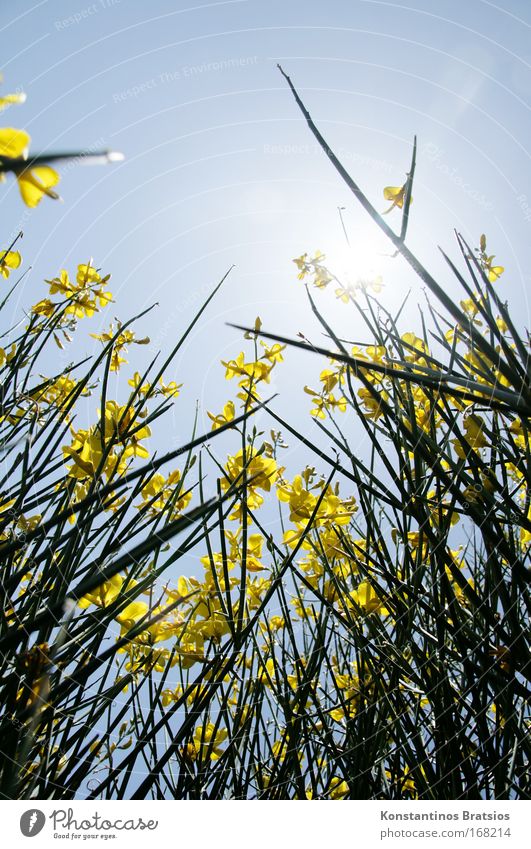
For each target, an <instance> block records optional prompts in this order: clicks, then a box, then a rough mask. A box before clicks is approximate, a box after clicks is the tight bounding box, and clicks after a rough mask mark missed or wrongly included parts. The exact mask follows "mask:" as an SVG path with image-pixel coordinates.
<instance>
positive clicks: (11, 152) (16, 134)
mask: <svg viewBox="0 0 531 849" xmlns="http://www.w3.org/2000/svg"><path fill="white" fill-rule="evenodd" d="M30 141H31V139H30V136H29V135H28V133H26V132H25V131H24V130H14V129H13V127H3V128H2V129H0V156H9V157H10V158H11V159H14V158H15V157H17V156H24V157H25V156H27V152H28V147H29V143H30Z"/></svg>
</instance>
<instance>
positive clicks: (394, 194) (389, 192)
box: [383, 183, 413, 215]
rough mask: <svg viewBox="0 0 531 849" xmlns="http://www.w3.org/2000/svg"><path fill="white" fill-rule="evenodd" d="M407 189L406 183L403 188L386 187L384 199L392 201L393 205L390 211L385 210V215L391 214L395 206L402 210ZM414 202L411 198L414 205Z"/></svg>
mask: <svg viewBox="0 0 531 849" xmlns="http://www.w3.org/2000/svg"><path fill="white" fill-rule="evenodd" d="M406 188H407V183H404V185H403V186H386V187H385V189H384V190H383V195H384V198H385V200H390V201H392V203H391V206H390V207H389V209H386V210H385V212H384V213H383V214H384V215H387V213H388V212H391V210H392V209H394V208H395V206H396V207H398V209H402V207H403V206H404V201H405V199H406ZM412 202H413V198H410V203H412Z"/></svg>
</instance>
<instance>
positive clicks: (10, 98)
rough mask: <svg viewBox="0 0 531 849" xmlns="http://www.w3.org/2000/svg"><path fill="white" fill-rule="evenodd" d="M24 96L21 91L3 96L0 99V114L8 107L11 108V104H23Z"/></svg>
mask: <svg viewBox="0 0 531 849" xmlns="http://www.w3.org/2000/svg"><path fill="white" fill-rule="evenodd" d="M25 101H26V95H25V94H24V92H23V91H19V92H17V93H15V94H3V95H2V96H1V97H0V112H2V111H3V110H4V109H7V107H8V106H11V105H12V104H13V103H25Z"/></svg>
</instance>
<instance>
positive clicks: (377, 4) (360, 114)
mask: <svg viewBox="0 0 531 849" xmlns="http://www.w3.org/2000/svg"><path fill="white" fill-rule="evenodd" d="M530 22H531V7H530V6H529V3H528V2H525V0H500V2H499V3H491V2H486V0H468V2H466V3H465V2H463V0H442V2H437V3H435V2H432V0H409V2H408V3H404V4H403V3H399V2H396V0H389V2H383V0H328V2H326V3H325V2H322V0H319V2H317V0H304V2H303V0H283V2H279V0H267V2H264V0H227V2H212V3H200V2H194V0H189V2H170V0H150V2H142V0H95V2H93V3H92V4H91V3H89V2H87V0H68V2H67V0H64V2H61V0H41V2H37V3H34V2H33V3H32V2H26V0H22V2H17V3H16V4H15V3H10V4H7V3H4V4H2V10H1V12H0V32H1V34H2V44H3V53H2V70H3V74H4V90H5V91H13V90H16V89H17V88H20V89H23V90H24V91H26V92H27V95H28V99H27V102H26V103H25V104H24V105H23V106H20V107H12V108H11V110H10V111H9V112H6V113H4V114H3V116H2V117H3V119H4V120H3V122H2V123H3V124H4V125H10V126H20V127H24V128H25V129H27V130H28V131H29V132H30V133H31V136H32V152H38V151H48V150H63V149H66V150H71V149H74V150H76V149H94V150H95V149H99V148H114V149H117V150H120V151H122V152H123V153H124V154H125V157H126V158H125V161H124V162H123V163H120V164H118V165H114V166H110V167H107V168H95V167H94V168H90V167H75V168H72V167H70V166H67V167H66V168H63V174H62V180H61V186H60V190H61V194H62V196H63V198H64V203H63V204H59V203H53V202H51V201H48V200H47V199H44V201H43V203H42V204H41V205H40V206H39V207H38V208H37V209H35V210H31V211H28V210H26V209H25V208H24V207H23V205H22V202H21V200H20V197H19V195H18V190H17V187H16V184H14V182H8V183H7V184H6V185H4V186H3V187H2V222H3V240H4V242H6V241H7V239H8V237H9V236H10V235H13V234H15V233H16V232H17V231H18V229H20V228H22V229H23V230H24V239H23V243H22V246H21V251H22V253H23V256H24V268H27V266H28V265H29V264H31V265H32V267H33V270H32V272H31V274H30V275H29V277H28V279H27V281H26V283H25V288H23V289H22V290H21V293H20V295H19V296H18V299H15V300H14V301H13V302H12V306H11V309H12V310H13V313H15V311H16V310H17V309H18V308H20V306H21V305H23V306H28V305H29V304H30V303H33V302H35V301H36V300H38V299H40V298H41V297H44V294H45V287H44V285H43V282H42V281H43V279H44V278H50V277H52V276H54V275H55V274H57V272H58V271H59V269H61V268H62V267H66V268H68V269H72V270H73V269H75V266H76V265H77V264H78V263H80V262H85V261H86V260H87V259H88V258H89V257H94V261H95V263H96V264H97V265H98V266H100V267H102V268H103V269H104V270H105V271H106V272H110V273H111V274H112V285H111V289H112V291H113V293H114V296H115V299H116V304H114V305H113V306H112V307H111V308H110V309H108V310H106V311H104V312H103V313H102V314H101V316H96V317H95V318H94V319H93V320H92V321H91V324H90V328H89V330H90V331H91V332H97V331H98V330H99V329H101V327H103V326H105V327H107V325H108V323H109V320H110V319H111V318H112V317H113V316H114V315H117V316H119V317H120V318H122V319H125V318H127V317H129V316H131V315H133V314H135V313H137V312H140V311H141V310H143V309H145V308H146V307H147V306H149V305H150V304H152V303H154V302H158V307H157V308H156V309H155V310H154V311H152V312H151V313H150V314H149V315H148V316H147V317H146V318H144V319H143V320H142V321H141V323H140V325H139V327H138V330H139V334H140V335H149V336H150V338H151V343H152V345H151V351H154V350H155V349H156V348H157V349H158V348H162V349H163V350H164V351H167V350H169V347H170V345H171V343H172V341H173V340H175V339H176V338H177V337H178V335H179V334H180V333H181V332H182V330H183V329H184V327H185V326H186V324H187V323H188V322H189V321H190V320H191V318H192V316H193V315H194V312H195V311H196V310H197V308H198V307H199V306H200V304H201V302H202V301H203V300H204V298H205V297H206V296H207V294H208V293H209V292H210V291H211V289H212V287H213V286H214V285H215V283H216V282H217V281H218V280H219V279H220V278H221V277H222V275H223V274H224V273H225V272H226V271H227V269H228V268H229V267H230V266H231V265H234V266H235V267H234V269H233V271H232V272H231V274H230V276H229V278H228V280H227V282H226V284H225V287H224V289H223V291H222V292H221V294H220V295H219V296H218V298H217V300H216V301H215V303H213V304H212V305H211V306H210V308H209V310H208V312H207V313H206V314H205V316H204V318H203V319H202V320H201V323H200V326H199V327H198V329H197V330H196V331H195V332H194V333H193V335H192V337H191V338H190V340H189V341H188V343H187V344H186V346H185V348H184V350H183V351H182V353H181V355H180V356H179V358H178V360H177V361H176V363H175V371H174V372H173V373H170V374H168V375H167V378H168V379H176V380H178V381H179V382H184V383H185V387H184V390H183V395H182V396H181V398H180V399H179V401H178V402H177V404H176V408H175V414H174V415H173V418H172V417H170V419H169V420H168V423H169V424H171V426H172V429H173V430H172V442H173V441H174V440H175V441H177V442H181V441H184V440H185V439H186V438H187V437H188V435H189V428H190V422H191V419H192V417H193V413H194V409H195V402H196V401H198V402H199V404H200V410H201V414H200V415H201V420H200V426H199V427H200V430H203V429H207V427H208V426H209V424H210V423H209V421H208V419H207V418H206V410H207V409H210V410H214V411H216V412H217V411H219V410H220V408H221V406H222V405H223V403H224V402H225V401H226V400H227V398H228V397H231V396H232V387H229V385H228V384H226V383H225V381H224V380H223V369H222V367H221V366H220V364H219V361H220V359H221V358H224V359H226V358H229V357H232V356H235V355H236V354H237V353H238V352H239V351H240V350H241V349H242V347H243V345H242V341H241V334H239V333H237V332H236V331H234V330H231V329H230V328H228V327H226V322H229V321H233V322H241V323H246V322H247V323H252V322H254V319H255V316H256V315H257V314H259V315H260V316H261V318H262V320H263V325H264V328H265V329H269V330H274V331H278V332H280V333H283V334H287V335H290V336H295V335H296V333H297V332H298V331H303V332H304V333H305V334H307V335H310V336H311V337H312V338H313V339H314V341H316V342H318V343H321V342H322V338H321V336H320V331H319V329H318V328H317V325H316V323H315V320H314V319H313V318H312V315H311V312H310V309H309V306H308V303H307V299H306V296H305V293H304V288H303V286H302V284H301V283H299V282H298V281H297V280H296V269H295V266H294V265H293V263H292V262H291V260H292V258H293V257H295V256H298V255H299V254H301V253H303V252H304V251H312V252H313V251H314V250H316V249H317V248H320V249H321V250H323V251H324V252H325V253H326V254H327V255H328V256H329V258H330V263H331V265H333V266H334V264H335V266H336V267H338V268H339V270H341V268H342V267H343V265H344V264H345V263H346V262H351V263H354V265H355V264H356V262H358V261H359V263H360V264H362V262H366V261H367V253H368V252H369V251H370V250H371V249H375V250H376V251H377V252H378V251H380V250H381V248H380V247H379V246H378V242H377V241H375V239H376V237H377V235H378V234H377V232H376V231H375V229H374V227H373V226H372V225H371V224H370V222H369V221H368V220H367V219H366V217H365V215H364V213H363V212H362V211H361V210H360V209H359V208H358V207H357V206H356V204H355V202H354V199H353V198H352V197H351V195H349V192H348V191H347V189H346V188H345V187H344V185H342V183H341V182H340V179H339V177H338V176H337V175H336V174H335V172H334V171H333V169H332V167H331V165H330V163H329V162H328V161H327V159H326V157H325V156H324V155H323V154H322V152H321V151H320V150H319V149H318V148H317V146H316V144H315V142H314V140H313V138H312V137H311V135H310V133H309V131H308V129H307V127H306V125H305V123H304V121H303V119H302V117H301V115H300V113H299V111H298V109H297V107H296V105H295V103H294V101H293V98H292V96H291V94H290V92H289V90H288V88H287V87H286V84H285V82H284V80H283V79H282V78H281V76H280V74H279V72H278V71H277V68H276V63H277V62H279V61H280V62H281V63H282V65H283V67H284V68H285V70H286V72H287V73H289V74H290V75H291V76H292V79H293V81H294V83H295V84H296V85H297V87H298V88H299V91H300V93H301V95H302V97H303V98H304V100H305V102H306V104H307V106H308V108H309V109H310V111H311V113H312V116H313V118H314V119H315V121H316V123H317V124H318V125H319V127H320V128H321V131H322V132H323V134H324V135H325V136H326V138H327V140H328V141H329V143H330V145H331V147H332V148H333V149H335V150H336V152H337V153H338V154H339V155H340V156H341V157H342V159H343V161H344V164H345V165H346V166H347V167H348V168H349V169H350V170H351V172H352V174H353V175H354V176H355V178H356V179H357V180H358V181H359V183H360V185H361V186H362V187H363V189H364V190H365V191H366V192H367V194H368V196H369V197H370V198H371V200H372V201H373V202H374V203H375V205H376V206H377V208H379V209H382V210H383V209H385V207H386V206H387V205H388V204H386V202H385V201H384V199H383V194H382V191H383V188H384V186H386V185H400V184H401V183H402V182H403V181H404V176H405V172H406V171H407V169H408V165H409V160H410V156H411V144H412V139H413V136H414V134H415V133H416V134H417V136H418V145H419V154H418V167H417V175H416V183H415V188H414V202H413V206H412V209H411V223H410V237H409V244H410V246H411V247H412V248H413V249H414V250H416V251H418V253H419V255H420V256H421V258H422V259H423V261H424V262H425V263H426V265H427V266H428V268H429V269H430V270H431V271H433V272H434V273H435V274H436V276H437V277H438V279H439V280H440V281H441V282H442V283H443V285H444V286H445V287H446V288H447V289H448V290H449V291H451V292H454V291H457V289H456V284H455V282H454V280H453V279H452V277H451V274H450V272H449V271H448V270H447V269H446V268H445V265H444V263H443V261H442V260H441V258H440V255H439V254H438V251H437V247H436V246H437V245H441V246H443V247H444V248H445V249H446V250H448V251H450V252H451V253H452V254H453V255H454V256H457V247H456V245H455V242H454V236H453V229H454V228H457V229H458V230H460V231H461V232H462V233H463V234H464V235H465V237H466V238H467V239H469V240H470V241H471V242H472V243H473V244H474V245H477V244H478V241H479V235H480V233H481V232H485V233H486V234H487V237H488V245H489V249H490V251H491V252H493V253H495V254H496V257H497V259H498V260H499V261H500V263H501V264H503V265H505V266H506V269H507V270H506V273H505V275H504V276H503V278H502V280H500V281H499V283H498V284H497V285H498V286H499V287H500V291H501V290H503V294H504V296H505V295H506V296H507V298H508V299H509V301H510V303H511V304H512V305H513V311H514V312H515V314H516V315H517V316H518V318H519V320H520V322H521V325H526V326H529V302H528V297H527V293H528V290H529V282H530V279H531V277H530V275H531V271H530V239H529V236H530V234H531V185H530V179H529V174H530V169H529V152H528V139H529V136H530V120H529V116H530V112H529V95H530V92H531V70H530V69H531V65H530V62H531V47H530V45H531V41H530ZM338 206H344V207H345V211H344V213H343V214H344V219H345V226H346V228H347V231H348V233H349V236H350V241H351V245H352V255H351V256H350V258H349V257H346V256H345V248H346V242H345V238H344V235H343V232H342V229H341V224H340V221H339V217H338V212H337V207H338ZM388 220H389V222H390V223H393V224H396V226H399V216H398V215H396V214H395V217H394V218H393V217H392V216H389V219H388ZM357 257H358V259H357ZM375 262H376V263H377V264H378V265H379V266H381V271H382V273H383V276H384V283H385V289H384V290H383V293H382V298H383V302H384V303H385V304H386V305H388V306H389V308H391V309H392V308H394V307H395V306H396V305H397V304H398V303H399V302H400V301H401V300H402V298H403V297H404V296H405V294H406V293H407V292H408V290H410V289H411V290H412V294H411V301H410V305H409V306H408V310H407V312H406V314H405V318H404V322H403V324H402V328H403V330H404V331H405V330H409V329H417V330H418V318H417V312H416V310H417V306H416V305H417V303H418V302H419V300H421V299H422V297H423V295H422V292H421V289H420V287H419V286H418V285H417V283H416V281H415V280H414V278H413V276H412V273H411V271H409V270H408V269H407V268H406V267H405V266H404V264H403V263H402V262H401V261H400V260H398V259H397V260H392V261H391V260H389V259H385V258H382V257H378V256H376V260H375ZM317 295H318V301H319V304H320V306H322V308H323V310H324V311H325V313H326V314H327V315H328V317H330V318H331V319H332V320H334V321H336V322H337V325H338V326H339V327H341V328H342V332H343V334H344V335H345V336H346V337H347V338H349V339H351V340H352V341H361V342H363V341H366V342H369V341H371V340H370V339H368V338H367V331H366V330H365V329H364V327H363V324H362V322H361V320H360V319H359V318H357V317H356V316H355V314H354V312H353V311H352V310H345V308H344V306H343V305H341V304H340V303H338V302H337V301H336V300H335V298H334V294H333V292H325V293H317ZM86 328H88V324H87V325H86V327H85V329H86ZM84 338H85V339H86V341H85V342H84V343H83V344H84V345H85V348H84V351H83V352H89V351H90V350H92V349H93V346H94V349H95V348H97V347H98V343H96V342H94V341H93V340H91V339H88V338H87V335H86V336H85V337H84ZM57 356H58V365H61V364H62V363H66V362H68V361H69V359H70V358H71V352H65V353H64V354H61V353H60V352H58V355H57ZM146 356H147V354H146V349H145V348H139V349H136V350H134V351H132V357H131V368H130V372H131V373H132V371H133V370H134V368H135V366H138V365H139V363H140V362H141V361H142V362H145V359H146ZM310 360H311V362H310ZM303 364H304V365H303ZM322 367H323V363H322V362H319V360H318V359H317V358H314V359H311V358H310V359H308V358H307V359H304V358H303V355H302V354H296V353H290V354H289V355H288V356H287V358H286V363H285V365H283V366H282V367H280V368H278V369H277V370H276V375H275V381H276V382H275V384H274V386H273V387H272V390H273V391H279V392H280V393H281V394H280V399H281V400H279V404H280V407H279V409H282V410H283V412H284V413H287V412H289V411H291V412H292V414H293V415H294V416H295V418H296V419H300V421H304V427H305V428H308V429H309V430H311V422H310V421H309V419H308V416H307V411H308V409H309V406H310V399H309V398H308V396H307V395H304V393H303V390H302V385H303V383H304V382H307V383H311V382H312V381H313V382H314V383H315V382H316V376H317V375H318V374H319V371H320V369H321V368H322ZM303 368H304V372H305V373H304V378H303V377H302V369H303ZM127 376H130V374H128V375H127ZM124 384H125V380H124ZM87 403H88V402H87ZM90 403H93V404H94V405H95V404H96V400H95V399H93V400H92V401H91V402H90ZM169 424H167V425H166V426H167V427H168V426H169Z"/></svg>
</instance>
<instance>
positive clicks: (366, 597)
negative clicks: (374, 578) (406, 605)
mask: <svg viewBox="0 0 531 849" xmlns="http://www.w3.org/2000/svg"><path fill="white" fill-rule="evenodd" d="M350 597H351V599H352V600H353V601H354V602H355V603H356V604H357V605H358V607H361V609H362V610H363V611H365V613H379V614H380V615H381V616H387V614H388V613H389V611H388V610H387V608H386V606H385V604H384V602H383V601H382V599H381V598H380V596H379V595H378V594H377V592H376V590H375V589H374V587H373V585H372V584H371V583H370V581H361V582H360V583H359V584H358V586H357V587H356V589H355V590H352V592H351V593H350Z"/></svg>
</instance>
